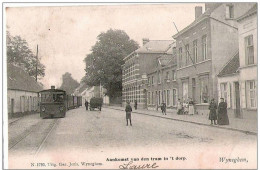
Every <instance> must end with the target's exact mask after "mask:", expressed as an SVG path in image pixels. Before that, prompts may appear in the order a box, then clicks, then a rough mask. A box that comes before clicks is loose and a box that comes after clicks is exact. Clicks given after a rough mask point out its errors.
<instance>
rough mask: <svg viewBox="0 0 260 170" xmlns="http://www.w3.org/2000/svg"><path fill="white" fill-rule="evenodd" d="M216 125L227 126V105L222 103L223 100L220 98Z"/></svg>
mask: <svg viewBox="0 0 260 170" xmlns="http://www.w3.org/2000/svg"><path fill="white" fill-rule="evenodd" d="M218 124H219V125H229V119H228V115H227V103H226V102H225V101H224V98H220V103H219V105H218Z"/></svg>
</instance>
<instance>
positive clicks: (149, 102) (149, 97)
mask: <svg viewBox="0 0 260 170" xmlns="http://www.w3.org/2000/svg"><path fill="white" fill-rule="evenodd" d="M147 98H148V104H151V101H150V99H151V96H150V92H148V97H147Z"/></svg>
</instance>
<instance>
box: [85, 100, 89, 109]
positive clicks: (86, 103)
mask: <svg viewBox="0 0 260 170" xmlns="http://www.w3.org/2000/svg"><path fill="white" fill-rule="evenodd" d="M85 106H86V110H88V101H87V100H86V101H85Z"/></svg>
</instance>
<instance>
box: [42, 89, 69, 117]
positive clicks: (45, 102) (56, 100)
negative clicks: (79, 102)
mask: <svg viewBox="0 0 260 170" xmlns="http://www.w3.org/2000/svg"><path fill="white" fill-rule="evenodd" d="M66 111H67V105H66V92H65V91H64V90H59V89H55V88H51V89H48V90H43V91H40V117H42V118H54V117H55V118H57V117H65V115H66Z"/></svg>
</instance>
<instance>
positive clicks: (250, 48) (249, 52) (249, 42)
mask: <svg viewBox="0 0 260 170" xmlns="http://www.w3.org/2000/svg"><path fill="white" fill-rule="evenodd" d="M245 48H246V49H245V52H246V63H247V64H248V65H250V64H254V44H253V35H249V36H247V37H246V38H245Z"/></svg>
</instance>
